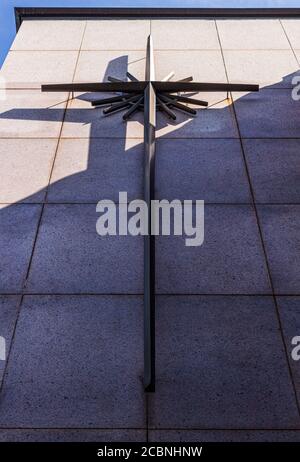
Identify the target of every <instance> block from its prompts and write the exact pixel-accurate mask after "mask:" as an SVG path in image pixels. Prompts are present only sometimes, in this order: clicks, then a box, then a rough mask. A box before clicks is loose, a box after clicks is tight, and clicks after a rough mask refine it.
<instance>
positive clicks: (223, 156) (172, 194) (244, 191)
mask: <svg viewBox="0 0 300 462" xmlns="http://www.w3.org/2000/svg"><path fill="white" fill-rule="evenodd" d="M155 183H156V197H157V198H158V199H168V200H172V199H180V200H187V199H192V200H196V199H203V200H204V201H205V202H206V203H207V202H221V203H226V202H231V203H233V202H235V203H238V202H243V203H250V202H251V197H250V192H249V186H248V181H247V177H246V170H245V166H244V162H243V158H242V152H241V147H240V142H239V140H229V139H227V140H226V139H223V140H219V139H215V140H214V139H202V140H201V139H197V140H192V139H187V140H182V139H178V140H164V139H159V141H158V143H157V145H156V178H155Z"/></svg>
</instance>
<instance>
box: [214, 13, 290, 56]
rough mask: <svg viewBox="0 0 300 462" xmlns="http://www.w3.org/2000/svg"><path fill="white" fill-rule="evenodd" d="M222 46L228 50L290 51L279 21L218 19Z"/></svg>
mask: <svg viewBox="0 0 300 462" xmlns="http://www.w3.org/2000/svg"><path fill="white" fill-rule="evenodd" d="M216 22H217V27H218V31H219V35H220V40H221V46H222V48H223V49H227V50H289V49H290V44H289V42H288V40H287V38H286V35H285V33H284V30H283V28H282V26H281V24H280V21H279V19H258V18H255V19H241V18H239V19H220V20H219V19H218V20H217V21H216Z"/></svg>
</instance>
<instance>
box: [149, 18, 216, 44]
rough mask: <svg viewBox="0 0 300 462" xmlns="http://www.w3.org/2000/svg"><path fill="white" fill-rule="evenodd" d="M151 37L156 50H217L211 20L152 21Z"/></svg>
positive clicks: (214, 29)
mask: <svg viewBox="0 0 300 462" xmlns="http://www.w3.org/2000/svg"><path fill="white" fill-rule="evenodd" d="M151 35H152V38H153V43H154V48H155V49H156V50H163V49H166V50H173V49H176V50H193V49H196V50H219V49H220V44H219V40H218V34H217V30H216V26H215V21H214V20H213V19H154V20H151Z"/></svg>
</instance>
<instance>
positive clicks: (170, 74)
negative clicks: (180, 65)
mask: <svg viewBox="0 0 300 462" xmlns="http://www.w3.org/2000/svg"><path fill="white" fill-rule="evenodd" d="M174 75H175V72H173V71H172V72H170V73H169V74H168V75H166V77H164V78H163V79H162V81H163V82H168V81H169V80H171V79H172V77H174Z"/></svg>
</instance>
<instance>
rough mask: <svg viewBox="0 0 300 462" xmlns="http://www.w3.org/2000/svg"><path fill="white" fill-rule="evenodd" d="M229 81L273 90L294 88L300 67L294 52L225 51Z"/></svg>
mask: <svg viewBox="0 0 300 462" xmlns="http://www.w3.org/2000/svg"><path fill="white" fill-rule="evenodd" d="M224 59H225V65H226V70H227V73H228V79H229V81H230V82H232V83H238V82H241V83H254V84H259V85H260V86H263V87H264V86H271V87H272V88H292V87H293V83H292V80H293V77H294V76H296V75H298V76H299V75H300V74H299V65H298V63H297V60H296V58H295V56H294V53H293V52H292V50H252V51H250V50H243V51H235V50H230V51H227V50H225V51H224Z"/></svg>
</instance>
